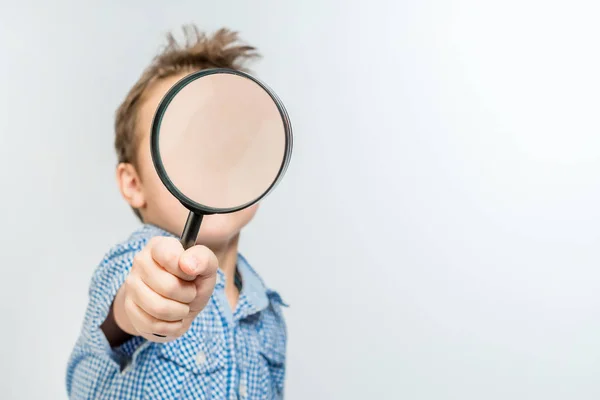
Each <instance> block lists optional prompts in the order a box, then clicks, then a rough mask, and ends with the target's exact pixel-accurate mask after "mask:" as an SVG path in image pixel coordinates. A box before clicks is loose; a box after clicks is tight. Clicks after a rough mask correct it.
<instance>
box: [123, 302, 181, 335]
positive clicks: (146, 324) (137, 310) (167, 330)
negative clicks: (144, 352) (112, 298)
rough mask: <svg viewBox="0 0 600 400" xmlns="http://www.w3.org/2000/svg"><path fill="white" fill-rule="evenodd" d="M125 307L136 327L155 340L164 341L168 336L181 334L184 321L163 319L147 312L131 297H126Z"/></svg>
mask: <svg viewBox="0 0 600 400" xmlns="http://www.w3.org/2000/svg"><path fill="white" fill-rule="evenodd" d="M125 309H126V311H127V314H128V316H129V319H130V320H131V322H132V324H133V326H134V327H135V329H136V330H137V331H138V332H139V333H141V334H144V335H147V336H150V337H151V339H152V340H154V341H164V340H167V338H173V337H179V336H181V333H182V332H181V331H182V329H183V321H174V322H169V321H161V320H159V319H157V318H155V317H153V316H152V315H150V314H148V313H147V312H145V311H144V310H143V309H142V308H141V307H140V306H138V305H137V304H135V302H134V301H133V300H132V299H129V298H128V299H125ZM155 334H158V335H161V336H163V337H164V338H160V337H158V336H156V335H155ZM161 339H164V340H161Z"/></svg>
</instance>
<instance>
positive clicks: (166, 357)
mask: <svg viewBox="0 0 600 400" xmlns="http://www.w3.org/2000/svg"><path fill="white" fill-rule="evenodd" d="M223 371H225V357H224V343H223V340H222V338H221V337H220V336H218V335H213V336H203V337H201V338H197V339H196V338H192V337H190V335H188V334H186V335H184V336H182V337H181V338H179V339H177V340H175V341H173V342H168V343H163V344H160V345H159V346H158V349H157V354H156V357H155V359H154V362H153V365H152V371H151V372H150V375H149V379H148V383H147V385H146V388H145V393H146V396H145V397H146V398H147V399H152V400H154V399H161V400H163V399H167V398H169V399H188V398H189V399H196V398H200V399H210V398H211V393H212V392H214V391H215V390H216V391H219V390H220V389H221V386H222V384H223V385H224V382H225V380H224V379H223V378H222V377H223V376H224V373H223Z"/></svg>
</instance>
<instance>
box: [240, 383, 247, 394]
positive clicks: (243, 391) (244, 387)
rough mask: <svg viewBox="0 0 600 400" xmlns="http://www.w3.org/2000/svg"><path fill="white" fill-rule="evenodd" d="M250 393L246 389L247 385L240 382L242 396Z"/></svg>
mask: <svg viewBox="0 0 600 400" xmlns="http://www.w3.org/2000/svg"><path fill="white" fill-rule="evenodd" d="M247 395H248V390H247V389H246V385H245V384H243V383H240V397H241V398H245V397H246V396H247Z"/></svg>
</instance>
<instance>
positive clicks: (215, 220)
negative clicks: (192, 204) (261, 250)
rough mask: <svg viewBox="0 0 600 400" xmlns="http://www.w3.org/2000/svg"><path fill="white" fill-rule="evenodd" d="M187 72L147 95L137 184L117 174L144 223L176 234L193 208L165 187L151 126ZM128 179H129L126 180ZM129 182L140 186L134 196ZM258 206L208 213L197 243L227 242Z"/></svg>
mask: <svg viewBox="0 0 600 400" xmlns="http://www.w3.org/2000/svg"><path fill="white" fill-rule="evenodd" d="M185 75H186V74H185V73H184V74H180V75H176V76H172V77H168V78H164V79H161V80H160V81H157V82H155V83H154V84H153V85H152V86H151V87H150V88H149V90H148V92H147V93H146V95H145V96H144V102H143V104H142V106H141V107H140V109H139V113H138V120H137V127H136V128H137V132H136V134H137V135H140V136H139V137H138V138H139V142H138V143H139V145H138V149H137V157H138V158H137V160H138V162H137V167H138V168H137V171H132V172H133V173H137V178H138V182H137V184H135V183H133V182H131V180H130V178H129V177H128V176H127V171H125V172H120V173H119V172H118V173H117V176H118V180H119V184H120V186H121V192H122V193H123V196H124V197H125V199H126V200H127V201H128V202H129V203H130V205H131V206H132V207H134V208H138V209H139V210H140V212H141V214H142V217H143V218H144V222H146V223H151V224H154V225H157V226H159V227H161V228H163V229H165V230H167V231H169V232H172V233H174V234H180V233H181V232H182V231H183V227H184V225H185V221H186V219H187V216H188V213H189V211H188V210H187V209H186V208H185V207H184V206H183V205H181V203H180V202H179V201H178V200H177V199H176V198H175V197H173V195H171V193H170V192H169V191H168V190H167V189H166V188H165V186H164V185H163V183H162V182H161V180H160V178H159V177H158V174H157V173H156V170H155V169H154V165H153V163H152V156H151V154H150V129H151V125H152V119H153V118H154V113H155V111H156V109H157V107H158V104H159V103H160V101H161V99H162V98H163V96H164V95H165V94H166V92H167V91H168V90H169V89H170V88H171V87H172V86H173V85H174V84H175V83H176V82H177V81H178V80H179V79H181V78H183V77H184V76H185ZM124 174H125V176H124V177H123V175H124ZM128 179H129V180H128ZM124 180H125V181H126V182H123V181H124ZM127 185H129V189H131V187H132V186H134V187H137V188H136V190H137V192H136V193H135V196H134V198H132V197H131V196H127V195H126V193H125V191H124V186H127ZM126 189H127V188H126ZM132 199H133V201H132ZM257 208H258V205H254V206H252V207H249V208H246V209H244V210H241V211H238V212H235V213H231V214H217V215H209V216H206V217H205V218H204V220H203V222H202V228H201V229H200V235H199V236H198V241H197V242H198V243H199V244H203V245H207V246H209V247H210V246H221V245H223V244H225V243H227V242H228V241H230V240H231V239H232V238H234V237H235V236H236V235H237V234H238V233H239V232H240V230H241V229H242V228H243V227H244V226H245V225H246V224H247V223H248V222H250V220H251V219H252V217H254V214H255V213H256V210H257Z"/></svg>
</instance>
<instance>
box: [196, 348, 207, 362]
mask: <svg viewBox="0 0 600 400" xmlns="http://www.w3.org/2000/svg"><path fill="white" fill-rule="evenodd" d="M205 362H206V354H204V352H203V351H199V352H198V354H196V364H198V365H202V364H204V363H205Z"/></svg>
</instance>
